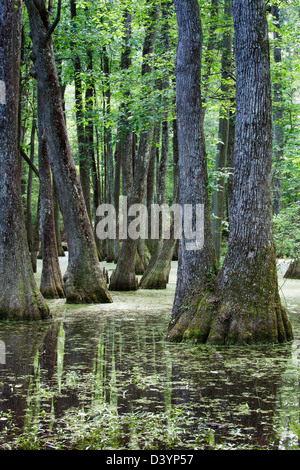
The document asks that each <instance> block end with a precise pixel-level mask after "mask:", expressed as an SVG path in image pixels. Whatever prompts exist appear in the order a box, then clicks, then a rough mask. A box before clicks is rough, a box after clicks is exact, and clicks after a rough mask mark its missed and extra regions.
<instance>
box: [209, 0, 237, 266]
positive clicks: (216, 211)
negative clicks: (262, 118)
mask: <svg viewBox="0 0 300 470" xmlns="http://www.w3.org/2000/svg"><path fill="white" fill-rule="evenodd" d="M224 13H225V21H226V23H229V24H226V25H225V28H226V29H225V31H224V33H223V44H222V60H221V93H222V94H223V97H224V101H225V105H223V104H221V109H220V118H219V142H218V147H217V154H216V161H215V170H216V172H222V171H224V170H225V167H226V165H227V153H228V141H229V115H230V100H229V97H228V91H229V86H228V83H227V81H228V78H229V74H230V69H231V54H232V32H231V28H230V26H229V25H230V21H231V20H232V8H231V0H225V4H224ZM215 183H216V186H217V188H216V189H215V191H214V193H213V195H212V207H211V212H212V233H213V239H214V245H215V250H216V256H217V260H218V262H219V261H220V255H221V245H222V223H223V219H224V209H225V177H224V176H223V175H220V174H218V175H217V177H216V181H215Z"/></svg>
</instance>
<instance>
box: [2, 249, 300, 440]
mask: <svg viewBox="0 0 300 470" xmlns="http://www.w3.org/2000/svg"><path fill="white" fill-rule="evenodd" d="M61 261H62V267H63V269H64V268H65V265H66V261H67V260H66V259H64V258H62V259H61ZM113 267H114V266H113V265H107V268H108V269H113ZM38 276H39V274H38V275H37V278H38ZM175 276H176V263H173V267H172V273H171V277H170V283H169V285H168V288H167V289H166V291H149V290H139V291H137V292H131V293H128V292H127V293H126V292H124V293H112V295H113V300H114V303H113V304H108V305H96V306H95V305H92V306H70V305H66V304H65V302H64V300H55V301H50V302H49V305H50V306H51V310H52V314H53V318H52V320H51V321H46V322H34V323H25V322H22V323H8V322H2V323H0V362H1V364H0V430H1V433H0V448H2V449H15V448H17V449H26V448H30V449H34V448H38V449H70V448H75V449H253V448H254V449H299V447H300V446H299V437H298V436H299V435H300V433H299V427H300V426H299V399H300V388H299V353H300V348H299V346H300V324H299V319H300V281H290V280H284V279H283V278H282V275H281V274H280V275H279V284H280V286H281V294H282V299H283V302H284V304H285V305H286V306H287V308H288V310H289V315H290V318H291V320H292V323H293V327H294V336H295V339H294V341H293V343H291V344H287V345H280V346H274V347H255V348H253V347H251V348H207V347H205V346H197V345H186V344H170V343H168V342H166V341H165V337H164V335H165V332H166V328H167V325H168V321H169V317H170V311H171V306H172V300H173V296H174V291H175Z"/></svg>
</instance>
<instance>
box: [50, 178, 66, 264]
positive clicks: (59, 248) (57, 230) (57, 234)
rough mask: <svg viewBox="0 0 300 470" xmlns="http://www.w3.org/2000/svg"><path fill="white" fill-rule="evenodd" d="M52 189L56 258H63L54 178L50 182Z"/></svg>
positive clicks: (63, 252)
mask: <svg viewBox="0 0 300 470" xmlns="http://www.w3.org/2000/svg"><path fill="white" fill-rule="evenodd" d="M52 188H53V211H54V226H55V239H56V246H57V252H58V256H62V257H63V256H65V251H64V248H63V246H62V241H61V234H60V226H59V215H60V209H59V203H58V196H57V189H56V185H55V181H54V178H53V180H52Z"/></svg>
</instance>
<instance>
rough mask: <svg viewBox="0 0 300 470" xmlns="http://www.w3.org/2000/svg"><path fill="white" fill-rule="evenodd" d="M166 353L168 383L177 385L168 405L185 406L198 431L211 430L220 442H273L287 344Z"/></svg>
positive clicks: (246, 443) (251, 444)
mask: <svg viewBox="0 0 300 470" xmlns="http://www.w3.org/2000/svg"><path fill="white" fill-rule="evenodd" d="M170 350H171V355H172V359H173V381H175V382H177V383H178V387H176V386H175V387H173V399H172V404H173V406H179V405H180V406H184V405H185V404H186V407H184V409H186V410H190V411H191V410H192V413H193V415H194V416H195V417H198V418H200V421H197V428H198V432H199V431H201V430H202V431H203V432H204V431H205V430H209V429H211V430H213V433H214V436H215V439H216V440H217V441H218V442H220V443H222V442H227V443H228V442H229V443H230V442H232V443H235V444H236V443H237V442H240V443H241V444H243V445H249V446H253V445H255V446H258V447H264V446H269V445H270V443H272V442H274V441H275V440H276V436H275V434H274V431H273V425H274V423H273V418H274V412H275V408H276V403H277V394H278V389H279V387H280V386H281V382H282V376H283V374H284V371H285V369H286V367H287V363H288V361H289V359H290V356H291V345H285V346H279V347H274V348H270V347H265V348H263V347H262V348H246V349H243V348H241V349H239V348H237V349H235V348H229V349H226V348H225V349H219V350H218V351H213V350H208V349H205V348H197V347H191V348H188V347H187V348H186V349H184V348H181V349H179V348H176V347H175V348H173V347H171V346H170ZM180 383H181V384H182V385H181V387H180ZM199 423H200V426H199ZM193 432H195V430H193ZM275 445H276V444H275Z"/></svg>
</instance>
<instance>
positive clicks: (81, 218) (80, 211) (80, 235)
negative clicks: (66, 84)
mask: <svg viewBox="0 0 300 470" xmlns="http://www.w3.org/2000/svg"><path fill="white" fill-rule="evenodd" d="M25 3H26V6H27V10H28V15H29V21H30V28H31V38H32V42H33V53H32V57H33V59H34V65H35V71H36V74H37V86H38V93H39V94H40V97H41V116H42V120H43V128H44V132H45V137H46V139H47V150H48V156H49V161H50V165H51V169H52V172H53V175H54V178H55V184H56V187H57V191H58V197H59V205H60V208H61V211H62V215H63V220H64V226H65V230H66V238H67V243H68V250H69V263H68V269H67V272H66V274H65V276H64V282H65V291H66V299H67V302H72V303H89V302H94V303H98V302H99V303H101V302H103V303H104V302H111V301H112V299H111V296H110V294H109V292H108V290H107V286H106V283H105V281H104V277H103V273H102V270H101V267H100V264H99V261H98V256H97V251H96V246H95V241H94V236H93V231H92V227H91V224H90V220H89V218H88V214H87V210H86V205H85V201H84V197H83V193H82V189H81V185H80V181H79V178H78V175H77V171H76V167H75V163H74V159H73V155H72V151H71V148H70V143H69V140H68V135H67V129H66V124H65V119H64V114H63V106H62V99H61V90H60V85H59V81H58V76H57V71H56V67H55V61H54V54H53V45H52V38H51V34H52V32H53V29H54V26H55V22H54V23H53V25H52V26H51V25H50V23H49V14H48V11H47V9H46V7H45V3H44V1H43V0H26V1H25Z"/></svg>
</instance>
